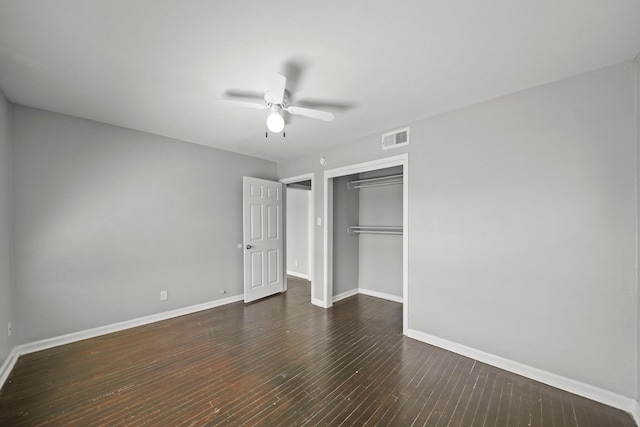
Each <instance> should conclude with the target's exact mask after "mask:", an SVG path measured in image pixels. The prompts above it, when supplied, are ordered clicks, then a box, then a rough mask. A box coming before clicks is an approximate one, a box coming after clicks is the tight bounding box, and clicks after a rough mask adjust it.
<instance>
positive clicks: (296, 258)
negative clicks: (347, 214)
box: [287, 188, 311, 277]
mask: <svg viewBox="0 0 640 427" xmlns="http://www.w3.org/2000/svg"><path fill="white" fill-rule="evenodd" d="M310 194H311V191H309V190H301V189H296V188H287V272H290V273H293V274H295V275H300V276H305V277H308V276H309V201H310V200H311V198H310V197H311V196H310ZM296 263H297V265H296Z"/></svg>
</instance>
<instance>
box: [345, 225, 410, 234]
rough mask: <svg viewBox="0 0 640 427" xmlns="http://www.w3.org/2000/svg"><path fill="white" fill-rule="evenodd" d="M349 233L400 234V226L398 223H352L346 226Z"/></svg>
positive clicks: (401, 231)
mask: <svg viewBox="0 0 640 427" xmlns="http://www.w3.org/2000/svg"><path fill="white" fill-rule="evenodd" d="M347 233H349V234H363V233H366V234H402V233H403V229H402V226H401V225H399V226H397V225H371V226H365V225H352V226H351V227H348V228H347Z"/></svg>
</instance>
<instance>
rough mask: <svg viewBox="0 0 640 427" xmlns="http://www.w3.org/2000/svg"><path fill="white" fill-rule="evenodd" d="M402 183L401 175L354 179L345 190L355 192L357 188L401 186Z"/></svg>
mask: <svg viewBox="0 0 640 427" xmlns="http://www.w3.org/2000/svg"><path fill="white" fill-rule="evenodd" d="M402 182H403V176H402V174H397V175H388V176H380V177H377V178H364V179H356V180H353V181H349V182H347V188H348V189H350V190H355V189H358V188H366V187H381V186H383V185H393V184H402Z"/></svg>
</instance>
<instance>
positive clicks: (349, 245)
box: [317, 175, 360, 296]
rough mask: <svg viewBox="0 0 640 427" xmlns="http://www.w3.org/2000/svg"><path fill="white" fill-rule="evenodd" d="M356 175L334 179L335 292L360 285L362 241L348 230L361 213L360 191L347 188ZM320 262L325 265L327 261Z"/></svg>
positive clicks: (339, 292)
mask: <svg viewBox="0 0 640 427" xmlns="http://www.w3.org/2000/svg"><path fill="white" fill-rule="evenodd" d="M353 179H357V176H351V175H350V176H341V177H337V178H334V179H333V248H334V250H333V295H334V296H336V295H339V294H342V293H344V292H348V291H351V290H353V289H356V288H357V287H358V272H359V265H358V254H359V245H360V241H359V238H358V235H357V234H349V233H347V228H349V227H350V226H352V225H358V223H359V216H360V211H359V206H360V204H359V202H358V192H357V191H354V190H349V189H348V188H347V182H348V181H350V180H353ZM317 265H324V263H321V264H317ZM317 287H321V285H320V286H317Z"/></svg>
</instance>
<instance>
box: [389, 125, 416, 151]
mask: <svg viewBox="0 0 640 427" xmlns="http://www.w3.org/2000/svg"><path fill="white" fill-rule="evenodd" d="M409 137H410V134H409V128H408V127H407V128H402V129H398V130H394V131H393V132H388V133H383V134H382V149H383V150H388V149H390V148H397V147H402V146H403V145H409Z"/></svg>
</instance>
